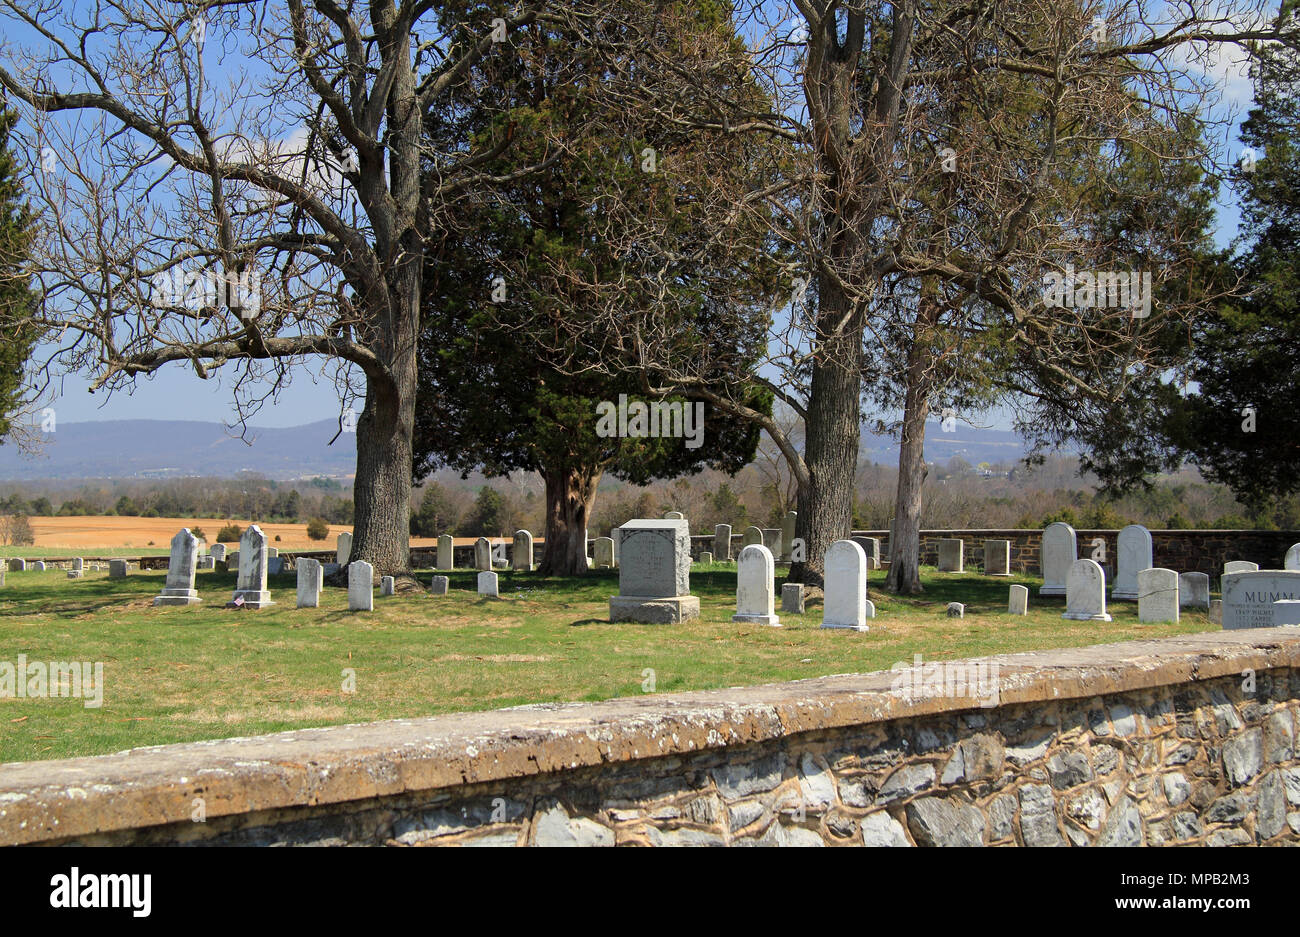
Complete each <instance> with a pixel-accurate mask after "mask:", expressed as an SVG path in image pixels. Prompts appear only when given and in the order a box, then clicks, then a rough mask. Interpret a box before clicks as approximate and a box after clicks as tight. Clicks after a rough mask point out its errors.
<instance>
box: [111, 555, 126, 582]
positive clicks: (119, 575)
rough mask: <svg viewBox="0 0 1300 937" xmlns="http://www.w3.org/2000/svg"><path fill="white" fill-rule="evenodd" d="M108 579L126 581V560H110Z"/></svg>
mask: <svg viewBox="0 0 1300 937" xmlns="http://www.w3.org/2000/svg"><path fill="white" fill-rule="evenodd" d="M108 578H109V579H125V578H126V560H109V561H108Z"/></svg>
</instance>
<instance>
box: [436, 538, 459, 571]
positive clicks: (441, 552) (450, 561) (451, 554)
mask: <svg viewBox="0 0 1300 937" xmlns="http://www.w3.org/2000/svg"><path fill="white" fill-rule="evenodd" d="M455 543H456V541H454V540H452V539H451V534H443V535H442V536H441V537H439V538H438V568H439V569H453V568H455V565H456V559H455V556H456V554H455V549H454V547H455Z"/></svg>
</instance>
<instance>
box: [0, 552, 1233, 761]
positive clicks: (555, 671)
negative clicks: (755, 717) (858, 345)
mask: <svg viewBox="0 0 1300 937" xmlns="http://www.w3.org/2000/svg"><path fill="white" fill-rule="evenodd" d="M779 575H780V571H778V576H779ZM474 576H475V574H474V573H473V572H470V571H458V572H453V573H452V574H451V589H452V591H451V594H450V595H447V596H437V597H434V596H430V595H414V594H412V595H398V596H394V597H390V598H383V597H380V596H379V595H378V594H376V597H375V611H374V612H373V613H368V614H357V613H352V612H349V611H348V610H347V599H346V594H345V593H344V591H343V590H340V589H327V590H326V591H325V594H324V595H323V597H322V607H321V608H319V609H296V608H294V604H295V588H294V586H295V578H294V576H293V574H289V575H285V576H280V577H273V578H272V580H271V584H270V588H271V592H272V597H273V598H274V600H275V601H276V602H277V603H280V604H278V605H277V606H275V607H274V608H270V609H265V610H262V611H257V612H253V611H233V610H226V609H224V608H223V607H222V606H223V605H224V604H225V602H226V601H227V600H228V599H229V598H230V593H231V591H232V590H233V588H234V585H235V582H234V580H235V577H234V574H233V573H217V572H208V571H202V572H200V573H199V575H198V583H197V587H198V589H199V591H200V594H201V595H202V597H203V605H201V606H198V607H190V608H153V607H152V605H151V603H152V600H153V597H154V596H155V595H157V594H158V592H159V591H160V590H161V589H162V586H163V580H164V574H163V573H162V572H161V571H160V572H156V573H154V572H147V573H138V572H135V573H132V574H131V576H129V577H128V578H127V579H125V580H122V579H115V580H109V579H108V578H107V573H87V575H86V576H85V578H83V579H78V580H70V579H67V578H66V576H65V575H64V573H63V572H61V571H49V572H44V573H37V572H25V573H10V574H8V580H7V582H6V585H5V586H4V587H3V588H0V662H4V661H8V662H10V663H11V664H13V663H16V660H17V655H19V654H25V655H26V657H27V660H28V661H29V662H33V661H42V662H49V661H92V662H94V661H102V662H103V665H104V684H105V687H104V693H103V705H102V706H101V707H100V708H86V707H85V706H84V704H83V702H82V701H81V700H72V699H66V698H63V699H12V698H8V699H5V698H0V761H27V760H38V759H44V758H62V757H68V756H74V755H92V754H102V753H106V752H114V751H120V750H122V749H125V748H131V747H135V746H140V745H155V744H161V743H167V742H180V741H190V740H195V739H211V738H223V737H229V736H235V735H252V734H258V733H264V732H273V731H279V730H284V729H295V728H303V727H308V726H322V725H332V724H339V723H347V722H366V721H370V720H376V719H388V718H396V717H404V716H421V715H430V714H434V713H444V712H455V711H461V710H473V709H495V708H498V707H503V706H513V705H518V704H522V703H536V702H548V701H559V700H602V699H608V698H611V697H615V696H631V695H639V694H641V693H643V692H645V690H644V689H643V686H648V683H647V681H648V680H649V679H650V678H651V673H650V672H651V671H653V681H654V691H655V692H660V693H663V692H671V691H674V690H694V689H707V688H715V687H727V686H736V685H742V684H755V683H766V682H772V681H778V680H792V679H798V678H802V677H815V676H821V675H825V674H835V673H849V672H863V671H871V670H887V669H889V667H890V665H892V664H894V663H895V662H898V661H907V662H910V661H911V660H912V656H913V655H914V654H921V655H923V657H924V658H925V659H926V660H943V659H954V658H961V657H971V656H978V655H984V654H993V653H1000V652H1006V651H1022V650H1033V649H1038V648H1052V647H1067V646H1079V645H1087V644H1100V643H1105V642H1111V641H1122V640H1127V639H1132V638H1141V637H1153V636H1159V635H1168V634H1175V633H1181V632H1195V631H1207V630H1217V626H1215V625H1213V624H1211V623H1210V622H1209V620H1208V618H1207V617H1206V615H1205V614H1204V613H1200V612H1194V613H1190V614H1185V615H1184V617H1183V620H1182V622H1181V623H1180V624H1177V625H1171V624H1160V625H1153V624H1140V623H1139V622H1138V621H1137V608H1136V604H1135V603H1127V602H1124V603H1115V604H1114V605H1112V606H1111V607H1110V608H1109V611H1110V612H1111V614H1112V615H1113V616H1114V618H1115V620H1114V621H1113V622H1110V623H1103V622H1072V621H1065V620H1063V619H1062V618H1061V617H1060V616H1061V612H1062V610H1063V605H1064V601H1063V600H1062V599H1039V598H1038V597H1037V585H1038V584H1039V581H1036V580H1034V579H1033V578H1028V577H1026V578H1019V579H998V580H994V579H986V578H984V577H983V576H980V575H978V574H965V575H960V574H940V573H937V572H936V571H935V570H933V569H926V570H924V571H923V577H924V580H925V582H926V586H927V589H928V591H927V594H926V595H924V596H922V597H920V598H916V599H900V598H896V597H892V596H889V595H887V594H885V593H884V592H881V591H879V586H880V584H881V582H882V581H883V577H884V573H883V572H874V573H872V574H871V598H872V600H873V601H874V602H875V603H876V608H877V618H876V619H875V621H873V622H872V623H871V626H872V627H871V631H870V632H869V633H866V634H859V633H855V632H847V631H831V630H821V629H819V628H818V625H819V624H820V623H821V609H820V607H819V606H818V605H812V604H810V606H809V608H808V611H807V612H806V613H805V614H803V615H782V622H783V625H784V627H782V628H767V627H762V626H755V625H741V624H736V623H733V622H732V621H731V615H732V613H733V612H734V610H735V608H734V604H735V588H736V574H735V567H734V566H732V565H729V564H715V565H712V566H707V567H706V566H698V565H697V566H696V567H695V568H694V570H693V571H692V577H691V585H692V592H693V593H694V594H696V595H698V596H699V597H700V603H701V607H702V612H703V614H702V617H701V619H700V620H698V621H694V622H690V623H687V624H682V625H636V624H617V625H615V624H610V623H609V621H608V620H607V617H608V604H607V603H608V599H609V596H611V595H613V594H615V593H617V591H618V576H617V573H610V572H600V573H593V574H592V575H590V576H587V577H584V578H580V579H558V578H542V577H540V576H538V575H536V574H531V573H502V574H501V592H502V598H501V600H499V601H492V600H487V599H480V598H479V597H478V596H477V595H476V594H475V592H474ZM421 579H422V580H423V581H424V582H425V583H427V582H428V574H423V575H422V576H421ZM1012 582H1020V583H1022V584H1024V585H1027V586H1030V587H1031V593H1030V596H1031V597H1030V614H1029V615H1027V616H1024V617H1013V616H1010V615H1007V614H1006V611H1005V610H1006V599H1007V587H1008V585H1009V584H1010V583H1012ZM952 601H957V602H963V603H965V604H966V617H965V618H964V619H950V618H947V617H946V616H945V608H946V605H947V603H948V602H952ZM349 669H350V670H352V671H355V692H351V693H349V692H344V688H343V683H344V679H345V675H344V671H345V670H349Z"/></svg>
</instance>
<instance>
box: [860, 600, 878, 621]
mask: <svg viewBox="0 0 1300 937" xmlns="http://www.w3.org/2000/svg"><path fill="white" fill-rule="evenodd" d="M862 612H863V614H865V615H866V616H867V617H868V618H875V617H876V603H875V602H873V601H871V600H870V599H866V600H865V601H863V603H862Z"/></svg>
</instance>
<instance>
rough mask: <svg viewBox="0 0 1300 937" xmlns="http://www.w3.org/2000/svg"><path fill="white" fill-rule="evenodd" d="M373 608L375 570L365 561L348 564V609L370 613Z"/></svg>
mask: <svg viewBox="0 0 1300 937" xmlns="http://www.w3.org/2000/svg"><path fill="white" fill-rule="evenodd" d="M374 608H375V568H374V567H373V566H371V565H370V564H369V563H367V562H366V561H365V560H357V561H356V562H355V563H349V564H348V609H349V610H351V611H354V612H370V611H373V610H374Z"/></svg>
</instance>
